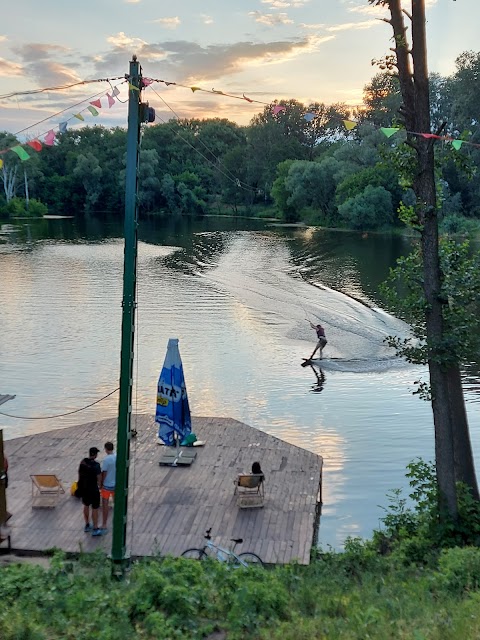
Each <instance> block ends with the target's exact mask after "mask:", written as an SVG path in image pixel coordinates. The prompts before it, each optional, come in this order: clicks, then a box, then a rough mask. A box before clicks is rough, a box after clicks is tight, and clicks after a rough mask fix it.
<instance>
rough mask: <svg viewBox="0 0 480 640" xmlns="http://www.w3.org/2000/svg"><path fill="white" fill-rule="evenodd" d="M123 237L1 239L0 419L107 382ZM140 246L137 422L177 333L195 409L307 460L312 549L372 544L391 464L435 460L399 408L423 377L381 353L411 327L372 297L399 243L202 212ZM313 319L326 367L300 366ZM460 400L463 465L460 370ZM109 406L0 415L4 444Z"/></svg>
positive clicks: (83, 227) (154, 232)
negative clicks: (316, 527) (317, 514)
mask: <svg viewBox="0 0 480 640" xmlns="http://www.w3.org/2000/svg"><path fill="white" fill-rule="evenodd" d="M121 236H122V228H121V226H119V225H118V224H113V223H111V224H107V223H104V222H99V221H95V220H90V221H86V222H78V221H74V220H50V221H39V222H31V223H29V225H28V226H27V225H21V227H20V228H19V231H18V233H16V234H14V235H12V236H11V237H10V240H9V242H7V243H3V244H0V279H1V280H0V282H1V290H2V305H1V308H0V322H1V331H0V392H1V393H11V394H16V395H17V397H16V399H15V400H13V401H12V402H9V403H8V404H7V405H4V406H3V407H2V409H3V411H4V412H6V413H11V414H15V415H19V416H32V417H33V416H49V415H56V414H60V413H64V412H68V411H72V410H74V409H77V408H80V407H83V406H85V405H88V404H90V403H92V402H94V401H96V400H98V399H99V398H101V397H103V396H104V395H106V394H108V393H109V392H110V391H113V390H114V389H116V387H117V386H118V377H119V354H120V325H121V298H122V276H123V240H122V238H121ZM139 238H140V244H139V260H138V318H137V332H136V361H135V367H134V368H135V384H134V390H133V402H134V407H133V410H134V412H138V413H150V414H153V413H154V410H155V392H156V383H157V379H158V374H159V371H160V369H161V367H162V364H163V359H164V356H165V349H166V344H167V341H168V338H170V337H178V338H179V339H180V352H181V355H182V359H183V365H184V369H185V375H186V382H187V389H188V393H189V399H190V406H191V409H192V413H193V414H194V415H197V416H228V417H232V418H236V419H238V420H241V421H243V422H246V423H247V424H250V425H252V426H254V427H256V428H258V429H261V430H263V431H266V432H268V433H271V434H273V435H276V436H278V437H280V438H282V439H285V440H287V441H288V442H291V443H293V444H296V445H299V446H301V447H305V448H307V449H310V450H311V451H314V452H315V453H318V454H321V455H322V456H323V457H324V486H323V499H324V507H323V511H322V519H321V527H320V544H321V545H322V546H323V547H324V548H325V547H327V546H328V545H331V546H333V547H336V548H339V547H341V545H342V543H343V541H344V539H345V537H346V536H348V535H361V536H369V535H370V534H371V531H372V529H373V528H374V527H377V526H378V524H379V518H380V517H381V516H382V509H381V507H380V506H379V505H385V504H386V499H385V494H386V492H387V491H388V490H389V489H392V488H396V487H405V486H406V483H405V478H404V473H405V465H406V464H407V463H408V462H409V461H411V460H412V459H413V458H415V457H417V456H422V457H424V458H427V459H431V458H432V455H433V421H432V416H431V408H430V405H428V404H426V403H424V402H422V401H421V400H419V399H418V398H417V397H416V396H412V390H413V388H414V384H413V383H414V381H415V380H418V379H420V378H422V377H423V378H425V379H426V370H424V368H423V367H412V366H408V365H405V364H404V363H402V362H399V361H398V360H396V359H395V358H393V357H392V354H391V352H389V351H388V350H387V349H386V347H385V346H384V344H383V338H384V337H385V336H386V335H388V334H391V333H395V334H396V335H404V334H405V333H406V332H407V331H408V327H406V326H405V325H404V324H403V323H402V322H400V321H399V320H397V319H395V318H393V317H392V316H390V315H389V314H387V313H385V312H384V311H383V310H382V309H381V308H380V302H379V299H378V295H377V290H378V285H379V283H380V282H381V281H383V280H384V279H385V277H386V275H387V272H388V268H389V267H390V266H392V265H393V264H394V262H395V260H396V258H397V257H398V256H400V255H402V254H405V253H406V252H408V250H409V248H410V247H409V244H408V242H407V241H406V240H403V239H400V238H390V237H388V236H369V237H367V238H361V237H360V236H359V235H357V234H350V233H340V232H327V231H323V230H319V229H302V230H289V229H280V228H276V227H271V226H268V225H267V224H266V223H260V222H254V221H248V220H243V221H242V220H236V221H234V220H227V219H220V220H219V219H215V218H207V219H205V220H203V221H201V222H194V221H186V220H176V221H175V220H174V221H170V222H169V223H168V225H167V224H165V223H161V222H159V221H156V222H142V223H141V225H140V229H139ZM377 305H378V306H377ZM317 318H319V319H321V321H322V323H323V324H324V325H325V327H326V331H327V337H328V340H329V342H328V345H327V347H326V349H325V356H326V359H325V360H324V362H323V363H322V368H321V369H318V368H312V367H306V368H302V367H301V366H300V362H301V358H302V357H305V356H308V355H309V354H310V353H311V351H312V350H313V345H314V339H313V338H314V334H313V331H312V330H311V328H310V327H309V324H308V320H312V321H313V320H316V319H317ZM327 357H328V358H327ZM465 388H466V397H467V410H468V415H469V419H470V426H471V433H472V442H473V446H474V451H475V455H476V460H477V467H478V466H479V452H480V409H479V403H478V399H479V396H478V392H479V389H480V381H479V377H478V375H477V374H476V373H475V372H474V371H473V370H472V371H471V372H470V373H469V374H468V375H467V374H466V375H465ZM117 404H118V394H117V393H115V394H113V395H112V396H110V397H109V398H108V399H106V400H104V401H103V402H101V403H99V404H96V405H95V406H93V407H91V408H89V409H87V410H85V411H82V412H81V413H77V414H73V415H70V416H66V417H63V418H56V419H42V420H28V421H27V420H20V419H14V418H9V417H6V416H3V415H0V427H3V428H4V430H5V431H4V433H5V437H6V438H7V439H8V438H13V437H16V436H19V435H24V434H28V433H34V432H39V431H45V430H49V429H56V428H60V427H66V426H71V425H75V424H80V423H83V422H89V421H91V420H100V419H102V418H106V417H111V416H114V415H115V414H116V411H117ZM93 444H97V445H98V443H93Z"/></svg>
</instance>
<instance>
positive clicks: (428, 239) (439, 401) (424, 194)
mask: <svg viewBox="0 0 480 640" xmlns="http://www.w3.org/2000/svg"><path fill="white" fill-rule="evenodd" d="M412 60H413V69H414V83H413V93H414V104H413V116H412V120H413V124H414V128H413V131H417V132H425V133H429V132H430V96H429V85H428V67H427V43H426V30H425V0H412ZM416 149H417V170H416V175H415V177H414V182H413V189H414V191H415V194H416V196H417V207H418V217H419V220H420V222H421V223H422V225H423V226H422V233H421V247H422V256H423V288H424V293H425V298H426V301H427V310H426V314H425V323H426V332H427V341H428V343H429V352H430V357H429V362H428V367H429V371H430V383H431V387H432V410H433V421H434V425H435V436H436V437H435V454H436V466H437V480H438V488H439V493H440V500H441V505H440V506H441V507H446V509H447V511H448V514H449V515H450V516H451V517H452V518H454V519H456V518H457V516H458V506H457V492H456V486H455V456H454V438H453V431H454V429H453V424H452V412H451V410H450V409H451V404H450V390H451V389H450V386H449V384H448V375H447V372H446V370H445V367H444V366H442V363H441V362H439V361H438V359H437V358H436V353H435V351H436V349H438V348H441V343H442V340H443V337H444V322H443V302H442V301H441V295H440V293H441V285H442V272H441V267H440V252H439V246H438V218H437V202H436V190H435V159H434V152H433V141H432V139H429V138H424V137H423V136H417V139H416Z"/></svg>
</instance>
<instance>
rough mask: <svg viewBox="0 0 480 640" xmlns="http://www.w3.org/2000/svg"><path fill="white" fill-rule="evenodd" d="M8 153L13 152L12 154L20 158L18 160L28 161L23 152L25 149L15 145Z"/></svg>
mask: <svg viewBox="0 0 480 640" xmlns="http://www.w3.org/2000/svg"><path fill="white" fill-rule="evenodd" d="M10 151H13V152H14V153H16V154H17V156H18V157H19V158H20V160H30V156H29V155H28V153H27V152H26V151H25V149H24V148H23V147H21V146H20V145H17V146H16V147H12V148H11V149H10Z"/></svg>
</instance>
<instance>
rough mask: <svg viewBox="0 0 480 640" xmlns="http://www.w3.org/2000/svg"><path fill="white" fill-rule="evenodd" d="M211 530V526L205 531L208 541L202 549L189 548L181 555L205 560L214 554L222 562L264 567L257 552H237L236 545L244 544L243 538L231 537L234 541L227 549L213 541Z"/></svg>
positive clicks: (237, 565) (236, 565)
mask: <svg viewBox="0 0 480 640" xmlns="http://www.w3.org/2000/svg"><path fill="white" fill-rule="evenodd" d="M211 531H212V528H211V527H210V529H207V531H206V532H205V535H204V538H205V540H206V543H205V544H204V546H203V547H202V548H201V549H195V548H192V549H187V550H186V551H184V552H183V553H182V555H181V557H182V558H191V559H193V560H205V559H206V558H209V557H212V556H214V557H215V558H216V559H217V560H219V561H220V562H230V563H232V564H233V565H234V566H235V567H250V566H252V565H256V566H262V567H263V561H262V559H261V558H260V556H257V554H256V553H250V552H248V551H245V552H243V553H239V554H238V555H237V554H236V553H235V551H234V549H235V547H236V546H237V544H242V542H243V538H230V539H231V541H232V542H233V545H232V548H231V549H225V548H223V547H220V546H219V545H217V544H215V543H214V542H212V536H211V535H210V534H211Z"/></svg>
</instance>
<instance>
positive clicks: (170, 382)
mask: <svg viewBox="0 0 480 640" xmlns="http://www.w3.org/2000/svg"><path fill="white" fill-rule="evenodd" d="M155 422H158V437H159V438H160V439H161V440H163V442H164V443H165V444H166V445H174V444H175V434H177V438H176V439H177V440H183V439H184V438H185V437H186V436H188V434H189V433H191V431H192V421H191V418H190V407H189V405H188V397H187V389H186V387H185V377H184V375H183V365H182V360H181V358H180V351H179V350H178V339H177V338H170V340H169V341H168V346H167V355H166V356H165V362H164V363H163V369H162V371H161V373H160V378H159V379H158V389H157V410H156V412H155Z"/></svg>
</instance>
